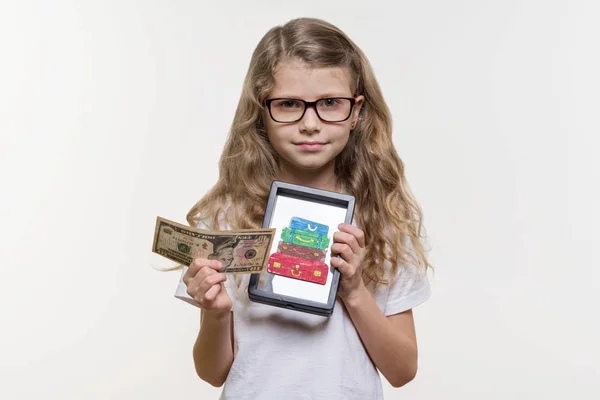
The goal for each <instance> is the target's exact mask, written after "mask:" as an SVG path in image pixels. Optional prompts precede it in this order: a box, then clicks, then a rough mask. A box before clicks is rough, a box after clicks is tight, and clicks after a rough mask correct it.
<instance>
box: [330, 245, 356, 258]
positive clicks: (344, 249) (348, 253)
mask: <svg viewBox="0 0 600 400" xmlns="http://www.w3.org/2000/svg"><path fill="white" fill-rule="evenodd" d="M331 252H332V253H333V254H339V255H341V256H342V258H344V259H345V260H346V261H350V260H351V259H352V257H354V255H355V253H354V252H353V251H352V248H351V247H350V246H348V245H347V244H345V243H334V244H333V245H331Z"/></svg>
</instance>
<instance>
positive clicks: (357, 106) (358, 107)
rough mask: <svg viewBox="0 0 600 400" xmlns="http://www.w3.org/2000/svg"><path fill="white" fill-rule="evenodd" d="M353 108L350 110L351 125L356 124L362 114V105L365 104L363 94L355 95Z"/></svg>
mask: <svg viewBox="0 0 600 400" xmlns="http://www.w3.org/2000/svg"><path fill="white" fill-rule="evenodd" d="M355 100H356V101H355V103H354V109H353V110H352V126H353V129H354V126H356V124H358V119H359V118H360V116H361V115H362V114H361V113H362V109H363V105H364V104H365V96H363V95H360V96H356V97H355Z"/></svg>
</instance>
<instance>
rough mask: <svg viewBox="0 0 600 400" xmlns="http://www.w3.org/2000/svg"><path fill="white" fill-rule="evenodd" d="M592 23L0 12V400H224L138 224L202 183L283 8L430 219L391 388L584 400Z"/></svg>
mask: <svg viewBox="0 0 600 400" xmlns="http://www.w3.org/2000/svg"><path fill="white" fill-rule="evenodd" d="M206 3H209V4H211V5H207V4H206ZM366 5H368V6H369V8H363V7H365V6H366ZM599 11H600V9H599V6H598V3H597V2H594V1H592V0H590V1H588V2H583V1H577V0H568V1H567V0H565V1H548V0H547V1H541V0H540V1H525V0H523V1H517V0H506V1H490V0H487V1H482V0H456V1H443V0H431V1H419V2H414V1H413V2H407V1H406V2H391V1H390V2H381V1H379V2H378V1H371V2H368V3H367V4H365V2H363V1H349V0H346V1H339V2H338V1H330V2H326V1H307V0H303V1H296V2H276V1H251V2H250V1H248V2H247V1H238V2H232V1H220V2H199V1H192V0H188V1H183V0H174V1H166V0H164V1H158V0H146V1H133V0H120V1H116V0H112V1H91V0H89V1H59V0H55V1H51V2H50V1H25V0H20V1H17V0H8V1H7V0H4V1H2V2H1V3H0V135H1V136H0V138H1V139H0V212H1V219H0V224H1V227H2V228H1V229H0V268H1V276H0V322H1V326H2V329H1V330H0V372H1V376H2V379H1V380H2V383H1V384H0V398H2V399H35V398H44V399H174V398H180V399H184V398H185V399H191V398H197V399H209V400H210V399H216V398H217V397H218V394H219V393H220V389H215V388H212V387H210V386H209V385H208V384H205V383H204V382H202V381H200V380H199V379H198V378H197V377H196V375H195V372H194V368H193V364H192V358H191V349H192V345H193V342H194V339H195V337H196V334H197V329H198V325H199V315H198V310H197V309H196V308H194V307H192V306H190V305H188V304H186V303H184V302H182V301H180V300H177V299H175V298H174V297H173V293H174V291H175V287H176V284H177V280H178V277H179V274H178V273H161V272H157V271H156V270H154V269H153V268H152V265H162V264H161V262H162V261H161V260H159V258H157V257H154V254H152V253H151V252H150V249H151V240H152V234H153V229H154V223H155V218H156V216H157V215H161V216H163V217H166V218H170V219H173V220H177V221H180V222H184V221H185V214H186V213H187V211H188V210H189V208H190V207H191V206H192V205H193V204H194V203H195V202H196V201H197V200H198V199H199V198H200V196H201V195H202V194H203V193H204V192H205V191H206V190H208V189H209V187H210V186H211V185H212V184H213V183H214V182H215V180H216V178H217V159H218V156H219V154H220V152H221V149H222V146H223V143H224V140H225V135H226V132H227V130H228V127H229V125H230V123H231V119H232V117H233V113H234V109H235V106H236V104H237V101H238V97H239V94H240V89H241V84H242V80H243V78H244V74H245V72H246V68H247V66H248V61H249V59H250V55H251V52H252V50H253V49H254V46H255V45H256V44H257V42H258V40H259V39H260V37H261V36H262V35H263V34H264V33H265V32H266V31H267V30H268V29H269V28H271V27H272V26H274V25H276V24H280V23H284V22H286V21H287V20H289V19H291V18H293V17H298V16H315V17H320V18H325V19H327V20H329V21H330V22H332V23H334V24H336V25H338V26H339V27H340V28H342V29H343V30H345V31H346V32H347V33H348V34H349V35H350V37H352V38H353V40H355V41H356V42H357V43H358V45H359V46H361V47H362V48H363V50H364V51H365V52H366V53H367V55H368V56H369V58H370V60H371V62H372V64H373V66H374V68H375V71H376V74H377V77H378V79H379V81H380V83H381V85H382V88H383V90H384V94H385V96H386V99H387V101H388V102H389V105H390V107H391V109H392V111H393V116H394V124H395V125H394V127H395V133H394V140H395V144H396V145H397V146H398V149H399V152H400V155H401V157H402V158H403V159H404V161H405V162H406V164H407V175H408V179H409V182H410V184H411V185H412V188H413V190H414V192H415V194H416V196H417V198H418V200H419V201H420V203H421V204H422V206H423V208H424V211H425V216H426V219H425V223H426V226H427V228H428V234H429V236H430V243H431V249H432V250H431V260H432V262H433V263H434V264H435V266H436V273H435V275H434V276H433V277H432V288H433V297H432V298H431V300H430V301H428V302H427V303H426V304H424V305H423V306H421V307H419V308H418V309H417V310H416V311H415V318H416V323H417V330H418V340H419V345H420V370H419V373H418V376H417V378H416V379H415V380H414V381H413V382H411V383H410V384H409V385H407V386H405V387H404V388H401V389H393V388H391V387H390V386H389V385H387V384H385V391H386V398H388V399H507V398H510V399H529V398H536V399H564V398H577V399H598V398H600V372H599V369H598V360H600V351H599V345H598V338H599V337H600V330H599V328H598V323H599V317H598V315H599V313H598V311H597V307H598V304H600V294H599V293H600V282H599V281H600V277H599V273H598V267H600V262H599V259H598V249H599V248H600V243H599V233H598V226H599V224H600V215H599V212H598V204H600V198H599V197H600V196H599V191H600V190H599V187H598V186H599V182H600V166H599V163H598V158H597V157H598V152H599V150H600V149H599V143H600V140H599V139H598V136H599V134H600V126H599V125H600V124H599V123H598V118H599V113H598V110H599V109H600V101H599V93H600V90H599V89H600V85H599V78H598V71H600V62H599V54H598V53H599V52H598V37H600V29H599V28H598V24H597V16H598V14H599ZM167 264H169V263H168V262H166V263H164V265H167Z"/></svg>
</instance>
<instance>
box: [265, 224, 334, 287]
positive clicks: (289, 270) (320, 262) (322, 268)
mask: <svg viewBox="0 0 600 400" xmlns="http://www.w3.org/2000/svg"><path fill="white" fill-rule="evenodd" d="M328 233H329V227H328V226H327V225H323V224H319V223H317V222H313V221H309V220H307V219H303V218H299V217H292V219H291V221H290V224H289V226H286V227H285V228H283V231H282V233H281V241H280V242H279V245H278V246H277V252H276V253H273V254H272V255H271V257H269V266H268V268H267V271H269V272H270V273H272V274H275V275H281V276H285V277H288V278H293V279H299V280H303V281H307V282H313V283H318V284H320V285H324V284H325V283H326V282H327V273H328V272H329V266H328V265H327V264H325V255H326V253H327V249H328V247H329V237H328V236H327V234H328Z"/></svg>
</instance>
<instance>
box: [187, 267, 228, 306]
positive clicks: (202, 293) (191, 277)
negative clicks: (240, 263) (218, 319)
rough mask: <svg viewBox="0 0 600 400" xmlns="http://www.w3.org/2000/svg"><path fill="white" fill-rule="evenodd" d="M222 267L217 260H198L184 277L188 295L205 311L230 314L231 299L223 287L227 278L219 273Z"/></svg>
mask: <svg viewBox="0 0 600 400" xmlns="http://www.w3.org/2000/svg"><path fill="white" fill-rule="evenodd" d="M222 267H223V266H222V265H221V263H220V262H219V261H217V260H206V259H203V258H196V259H194V261H192V263H191V264H190V266H189V268H188V270H187V271H186V273H185V274H184V275H183V283H185V285H186V286H187V293H188V294H189V295H190V296H191V297H192V298H193V299H194V300H195V301H196V303H198V304H199V305H200V308H202V309H203V310H204V311H208V312H212V313H215V314H228V313H229V311H230V310H231V306H232V303H231V298H230V297H229V295H228V294H227V291H226V290H225V288H224V287H223V285H222V283H223V282H225V281H226V280H227V276H226V275H225V274H222V273H220V272H218V271H219V270H220V269H221V268H222Z"/></svg>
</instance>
